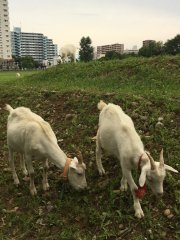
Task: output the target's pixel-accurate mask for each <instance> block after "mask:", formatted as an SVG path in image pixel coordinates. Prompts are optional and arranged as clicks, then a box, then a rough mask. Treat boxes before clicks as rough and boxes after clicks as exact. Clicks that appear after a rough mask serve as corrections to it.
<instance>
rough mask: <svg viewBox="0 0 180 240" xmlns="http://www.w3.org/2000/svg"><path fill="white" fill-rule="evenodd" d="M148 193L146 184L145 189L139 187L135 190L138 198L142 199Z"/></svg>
mask: <svg viewBox="0 0 180 240" xmlns="http://www.w3.org/2000/svg"><path fill="white" fill-rule="evenodd" d="M145 193H146V184H144V186H143V187H140V186H139V187H138V189H136V190H135V195H136V197H137V198H140V199H142V198H143V197H144V195H145Z"/></svg>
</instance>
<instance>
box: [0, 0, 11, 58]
mask: <svg viewBox="0 0 180 240" xmlns="http://www.w3.org/2000/svg"><path fill="white" fill-rule="evenodd" d="M9 25H10V24H9V8H8V1H7V0H0V59H3V60H10V59H12V55H11V35H10V26H9Z"/></svg>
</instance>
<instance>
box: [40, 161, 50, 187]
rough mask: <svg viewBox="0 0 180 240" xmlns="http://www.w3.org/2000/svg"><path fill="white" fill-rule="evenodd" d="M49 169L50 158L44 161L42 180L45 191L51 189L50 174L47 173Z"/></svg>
mask: <svg viewBox="0 0 180 240" xmlns="http://www.w3.org/2000/svg"><path fill="white" fill-rule="evenodd" d="M48 169H49V165H48V160H47V159H45V160H44V161H43V181H42V184H43V190H44V191H47V190H49V183H48V174H47V171H48Z"/></svg>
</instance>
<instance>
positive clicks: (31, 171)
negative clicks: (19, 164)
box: [25, 155, 37, 196]
mask: <svg viewBox="0 0 180 240" xmlns="http://www.w3.org/2000/svg"><path fill="white" fill-rule="evenodd" d="M25 161H26V165H27V169H28V172H29V177H30V192H31V195H33V196H34V195H36V194H37V190H36V187H35V185H34V168H33V166H32V159H31V156H29V155H25Z"/></svg>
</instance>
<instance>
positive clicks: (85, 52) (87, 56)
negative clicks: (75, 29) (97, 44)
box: [79, 37, 93, 62]
mask: <svg viewBox="0 0 180 240" xmlns="http://www.w3.org/2000/svg"><path fill="white" fill-rule="evenodd" d="M91 43H92V41H91V39H90V37H82V38H81V41H80V50H79V58H80V61H83V62H89V61H91V60H92V59H93V47H92V46H91Z"/></svg>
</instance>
